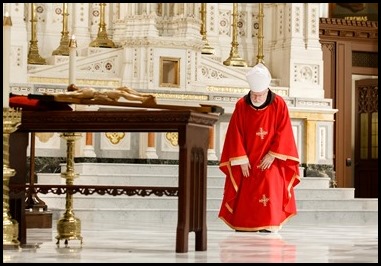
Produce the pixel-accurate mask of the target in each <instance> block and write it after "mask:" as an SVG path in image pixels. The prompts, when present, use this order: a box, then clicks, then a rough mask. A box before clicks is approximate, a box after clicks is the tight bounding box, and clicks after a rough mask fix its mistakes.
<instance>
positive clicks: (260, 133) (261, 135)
mask: <svg viewBox="0 0 381 266" xmlns="http://www.w3.org/2000/svg"><path fill="white" fill-rule="evenodd" d="M256 135H257V136H260V137H261V139H263V136H264V135H267V131H264V130H263V128H259V131H258V132H257V133H256Z"/></svg>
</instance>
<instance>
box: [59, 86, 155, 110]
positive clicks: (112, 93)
mask: <svg viewBox="0 0 381 266" xmlns="http://www.w3.org/2000/svg"><path fill="white" fill-rule="evenodd" d="M54 96H55V99H57V100H64V101H70V100H76V99H79V100H91V101H94V102H103V101H106V102H118V101H119V99H121V98H124V99H126V100H128V101H140V102H141V103H143V104H147V105H155V104H156V98H155V96H154V95H151V94H144V93H140V92H137V91H136V90H134V89H131V88H128V87H119V88H116V89H101V90H97V89H94V88H89V87H86V88H79V87H77V86H76V85H74V84H70V85H69V86H68V87H67V91H66V92H64V93H61V94H55V95H54Z"/></svg>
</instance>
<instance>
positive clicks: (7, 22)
mask: <svg viewBox="0 0 381 266" xmlns="http://www.w3.org/2000/svg"><path fill="white" fill-rule="evenodd" d="M11 26H12V20H11V17H10V16H9V13H8V11H6V12H5V14H4V17H3V107H6V108H8V107H9V93H10V87H9V78H10V68H11V64H10V59H11V55H10V54H11Z"/></svg>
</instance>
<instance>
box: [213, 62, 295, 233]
mask: <svg viewBox="0 0 381 266" xmlns="http://www.w3.org/2000/svg"><path fill="white" fill-rule="evenodd" d="M247 80H248V83H249V85H250V91H249V93H248V94H247V95H245V96H243V97H242V98H241V99H239V100H238V101H237V103H236V105H235V109H234V111H233V114H232V116H231V119H230V122H229V125H228V129H227V132H226V136H225V143H224V147H223V150H222V153H221V159H220V165H219V167H220V169H221V171H222V172H224V173H225V175H226V180H225V186H224V195H223V199H222V203H221V209H220V212H219V215H218V216H219V218H220V219H222V220H223V221H224V222H225V223H226V224H227V225H228V226H230V227H231V228H232V229H235V230H236V231H259V232H276V231H278V230H279V229H281V227H282V225H283V224H284V223H285V222H286V221H287V220H288V219H289V218H291V217H292V216H294V215H296V213H297V210H296V201H295V194H294V187H295V186H296V185H297V184H298V183H299V182H300V176H299V156H298V150H297V147H296V143H295V139H294V134H293V131H292V126H291V119H290V116H289V112H288V107H287V105H286V103H285V101H284V100H283V98H282V97H281V96H279V95H277V94H275V93H274V92H272V91H271V90H270V89H269V85H270V82H271V74H270V72H269V70H268V69H267V68H266V66H264V65H263V64H261V63H259V64H257V65H256V66H254V67H253V68H252V69H251V70H250V71H249V72H248V73H247Z"/></svg>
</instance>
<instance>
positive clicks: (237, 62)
mask: <svg viewBox="0 0 381 266" xmlns="http://www.w3.org/2000/svg"><path fill="white" fill-rule="evenodd" d="M237 19H238V4H237V3H233V25H232V28H233V29H232V47H231V49H230V56H229V57H228V59H226V60H225V61H224V62H223V63H224V65H225V66H238V67H247V63H246V62H245V60H243V59H242V58H241V57H240V56H239V54H238V41H237V35H238V32H237V27H238V20H237Z"/></svg>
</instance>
